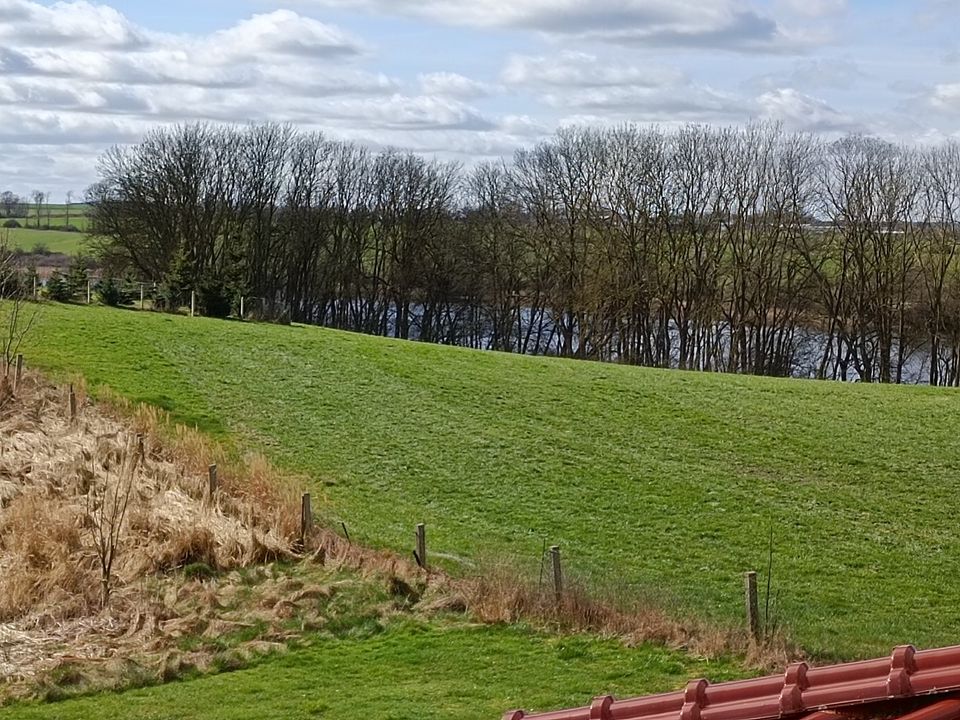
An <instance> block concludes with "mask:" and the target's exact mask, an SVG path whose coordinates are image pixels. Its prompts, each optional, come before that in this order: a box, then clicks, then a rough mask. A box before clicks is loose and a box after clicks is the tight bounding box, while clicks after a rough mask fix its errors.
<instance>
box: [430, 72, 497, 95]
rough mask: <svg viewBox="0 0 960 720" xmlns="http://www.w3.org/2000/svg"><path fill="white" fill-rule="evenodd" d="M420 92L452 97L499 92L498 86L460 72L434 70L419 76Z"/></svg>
mask: <svg viewBox="0 0 960 720" xmlns="http://www.w3.org/2000/svg"><path fill="white" fill-rule="evenodd" d="M418 79H419V82H420V92H422V93H423V94H424V95H438V96H441V97H452V98H479V97H485V96H487V95H491V94H493V93H495V92H497V90H498V88H497V87H495V86H494V85H491V84H489V83H485V82H480V81H479V80H472V79H471V78H468V77H465V76H463V75H460V74H458V73H451V72H433V73H425V74H421V75H420V76H419V78H418Z"/></svg>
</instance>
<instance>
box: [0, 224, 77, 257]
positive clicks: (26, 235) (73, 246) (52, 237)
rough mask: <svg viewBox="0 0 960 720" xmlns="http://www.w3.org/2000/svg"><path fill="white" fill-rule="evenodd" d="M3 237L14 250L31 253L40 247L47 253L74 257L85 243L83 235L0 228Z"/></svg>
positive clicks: (0, 236)
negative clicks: (7, 238)
mask: <svg viewBox="0 0 960 720" xmlns="http://www.w3.org/2000/svg"><path fill="white" fill-rule="evenodd" d="M8 233H9V235H8ZM3 237H9V247H10V248H11V249H14V250H23V251H24V252H32V251H33V250H34V249H35V248H36V247H37V246H38V245H42V246H43V247H44V248H46V250H47V251H48V252H51V253H60V254H62V255H76V254H77V253H78V252H80V251H81V250H83V249H84V246H85V243H86V241H87V235H85V234H84V233H79V232H64V231H63V230H34V229H32V228H0V238H3Z"/></svg>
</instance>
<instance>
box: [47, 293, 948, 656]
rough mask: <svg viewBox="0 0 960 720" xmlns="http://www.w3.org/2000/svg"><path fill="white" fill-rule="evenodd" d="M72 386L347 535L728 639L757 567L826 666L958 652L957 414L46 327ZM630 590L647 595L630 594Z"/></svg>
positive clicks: (229, 326) (821, 391)
mask: <svg viewBox="0 0 960 720" xmlns="http://www.w3.org/2000/svg"><path fill="white" fill-rule="evenodd" d="M31 342H32V343H33V345H34V347H33V348H30V349H29V352H31V353H32V354H33V357H31V360H34V359H35V358H36V359H39V360H40V362H41V363H42V364H43V365H45V366H47V367H50V368H55V369H64V370H68V369H79V370H82V371H83V372H84V373H86V374H87V376H88V377H89V379H90V380H91V381H93V382H94V383H109V384H111V385H112V386H114V387H115V388H116V389H118V390H119V391H121V392H122V393H125V394H127V395H129V396H131V397H133V398H136V399H139V400H146V401H150V402H155V403H158V404H161V405H163V406H165V407H167V408H169V409H171V410H173V411H174V412H176V413H177V414H178V415H179V416H180V417H181V418H182V419H185V420H187V421H189V422H196V423H198V424H201V425H202V426H203V427H206V428H207V429H210V430H212V431H214V432H227V431H229V432H232V433H236V435H237V437H239V438H241V442H244V443H247V444H250V445H255V446H261V447H264V448H265V449H266V450H267V452H268V453H269V454H271V455H272V456H273V457H274V458H275V459H276V460H278V461H280V462H282V463H283V464H284V465H286V466H288V467H290V468H294V469H298V470H303V471H305V472H307V473H309V474H310V475H311V476H312V477H313V478H314V479H315V482H316V483H317V485H318V486H319V485H320V484H321V481H323V480H325V481H326V482H327V484H326V486H325V490H326V492H327V494H328V495H329V497H330V499H331V501H332V503H333V507H334V511H335V512H336V513H337V514H338V515H339V517H342V518H343V519H344V520H345V521H346V522H347V524H348V525H349V526H350V528H351V533H352V534H353V535H355V536H357V537H360V538H361V539H362V540H364V541H366V542H370V543H374V544H377V543H379V544H386V545H391V546H395V547H402V548H407V547H408V546H409V544H410V536H411V528H412V526H413V524H414V523H415V522H418V521H420V520H425V521H426V522H427V523H429V527H430V542H431V547H432V549H433V550H434V551H444V552H448V553H452V554H456V555H460V556H468V557H476V556H478V555H481V554H483V553H485V552H490V551H509V552H513V553H515V554H517V555H519V556H522V557H526V558H529V559H530V561H531V564H535V563H536V562H537V557H538V556H539V552H540V548H541V543H542V542H543V539H544V538H547V539H549V541H550V542H556V543H559V544H561V545H562V546H563V547H564V552H565V556H566V558H567V559H568V561H569V562H571V563H572V564H573V565H574V567H575V568H576V569H577V570H579V571H580V572H581V573H583V574H592V575H593V576H594V577H595V578H597V579H600V580H601V581H602V579H603V578H617V579H618V581H622V582H625V583H628V584H634V585H635V586H636V587H637V588H647V589H649V588H659V589H661V590H659V591H658V592H662V593H663V594H664V600H667V601H675V602H678V603H680V604H682V605H684V606H686V607H688V608H692V609H694V610H696V611H698V612H700V613H703V614H707V615H711V616H715V617H719V618H725V619H734V618H737V617H739V615H740V613H741V607H742V599H741V598H742V595H741V592H742V590H741V575H740V574H741V572H742V571H744V570H746V569H749V568H757V569H762V568H763V566H764V565H765V561H766V545H767V533H768V531H769V528H770V527H771V526H772V527H773V529H774V536H775V547H776V553H775V567H774V574H775V577H774V588H775V589H778V590H779V591H780V592H781V606H782V616H783V618H784V619H785V620H786V621H787V623H788V624H789V625H790V627H791V629H792V632H793V634H794V636H795V637H796V638H797V639H799V640H800V641H801V642H802V643H803V644H804V645H805V646H806V647H807V648H809V649H811V650H812V651H813V652H815V653H818V654H822V655H829V656H834V655H838V656H844V657H849V656H853V655H864V654H871V653H876V652H885V651H887V650H889V648H890V646H891V645H893V644H895V643H900V642H915V643H917V644H919V645H922V646H931V645H937V644H945V643H951V642H955V641H956V638H957V636H958V633H960V611H958V610H957V609H956V602H955V596H956V594H957V593H958V592H960V574H958V572H957V569H958V565H960V538H958V536H957V534H956V533H955V532H954V528H953V521H954V518H955V517H956V516H957V514H958V513H960V496H958V494H957V492H956V489H955V488H956V480H955V478H956V477H957V471H958V469H960V453H958V450H957V440H956V438H957V437H958V430H960V415H958V413H957V408H958V396H957V395H956V393H955V392H951V391H944V390H935V389H922V388H906V387H901V388H898V387H879V386H868V385H856V386H854V385H849V386H843V385H839V384H829V383H813V382H806V381H786V380H774V379H762V378H751V377H723V376H715V375H707V374H691V373H680V372H660V371H651V370H642V369H634V368H627V367H619V366H611V365H598V364H587V363H577V362H567V361H558V360H550V359H533V358H525V357H517V356H510V355H502V354H493V353H487V354H484V353H474V352H470V351H465V350H460V349H450V348H444V347H438V346H431V345H420V344H411V343H402V342H393V341H386V340H382V339H377V338H370V337H363V336H357V335H350V334H346V333H339V332H333V331H327V330H319V329H314V328H303V327H294V328H279V327H272V326H265V325H242V324H239V323H230V322H221V321H212V320H204V319H197V320H190V319H187V318H172V317H168V316H162V315H153V314H140V313H135V312H132V311H111V310H104V309H86V308H81V307H70V308H68V307H64V306H48V307H47V308H46V310H45V314H44V318H43V322H42V324H41V326H40V328H39V330H37V331H36V333H35V334H34V335H33V336H32V339H31ZM636 592H640V590H639V589H637V590H636Z"/></svg>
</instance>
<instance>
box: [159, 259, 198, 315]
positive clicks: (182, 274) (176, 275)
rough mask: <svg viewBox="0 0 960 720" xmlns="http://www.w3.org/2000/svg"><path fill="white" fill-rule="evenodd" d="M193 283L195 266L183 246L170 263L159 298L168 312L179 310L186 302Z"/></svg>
mask: <svg viewBox="0 0 960 720" xmlns="http://www.w3.org/2000/svg"><path fill="white" fill-rule="evenodd" d="M192 285H193V268H192V267H191V262H190V259H189V258H188V257H187V254H186V252H185V251H184V249H183V248H182V247H181V248H180V249H179V250H178V251H177V254H176V255H175V256H174V258H173V262H171V263H170V269H169V270H168V271H167V274H166V275H165V276H164V278H163V282H162V283H161V286H160V291H159V293H158V299H159V300H160V301H161V304H162V305H163V306H164V307H165V308H166V309H167V312H177V311H178V310H179V309H180V306H181V305H183V303H184V297H185V295H186V294H187V293H188V292H190V289H191V287H192Z"/></svg>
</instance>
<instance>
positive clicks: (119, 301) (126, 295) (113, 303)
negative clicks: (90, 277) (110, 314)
mask: <svg viewBox="0 0 960 720" xmlns="http://www.w3.org/2000/svg"><path fill="white" fill-rule="evenodd" d="M97 297H98V298H99V299H100V302H102V303H103V304H104V305H109V306H110V307H118V306H120V305H127V304H129V303H130V301H131V299H132V298H131V295H130V292H129V291H128V290H127V288H126V287H124V283H122V282H120V281H119V280H117V279H116V278H112V277H107V278H104V279H103V280H101V281H100V282H99V283H98V284H97Z"/></svg>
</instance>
